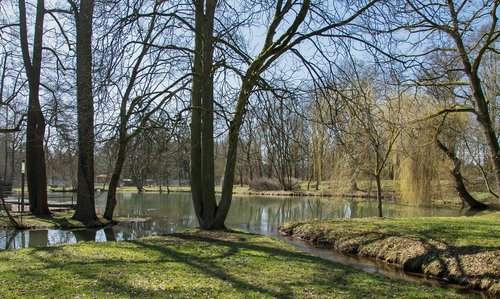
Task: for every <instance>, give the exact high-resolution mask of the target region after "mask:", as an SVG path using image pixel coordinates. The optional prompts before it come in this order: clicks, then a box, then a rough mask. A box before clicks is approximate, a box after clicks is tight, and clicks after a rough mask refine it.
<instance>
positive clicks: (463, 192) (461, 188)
mask: <svg viewBox="0 0 500 299" xmlns="http://www.w3.org/2000/svg"><path fill="white" fill-rule="evenodd" d="M436 144H437V146H438V147H439V149H441V150H442V151H443V152H444V153H445V154H446V156H448V158H449V159H450V160H451V161H452V162H453V169H452V170H451V171H450V172H451V175H452V176H453V180H454V181H455V189H456V190H457V192H458V195H459V196H460V198H461V199H462V200H463V201H465V202H466V203H467V204H468V205H469V206H470V207H471V208H472V209H485V208H487V207H488V206H487V205H485V204H484V203H482V202H479V201H477V200H476V199H475V198H474V197H473V196H472V195H471V194H470V193H469V191H468V190H467V188H466V187H465V184H464V179H463V177H462V172H461V170H460V169H461V167H462V161H460V159H459V158H458V157H457V155H456V153H455V151H454V150H453V149H450V148H448V147H447V146H446V145H445V144H444V143H443V142H441V140H439V139H438V138H436Z"/></svg>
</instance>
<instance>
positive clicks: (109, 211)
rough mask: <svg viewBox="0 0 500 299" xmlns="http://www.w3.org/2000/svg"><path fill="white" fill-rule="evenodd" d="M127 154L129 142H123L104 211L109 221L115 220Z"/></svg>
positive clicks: (119, 149)
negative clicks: (118, 190) (117, 192)
mask: <svg viewBox="0 0 500 299" xmlns="http://www.w3.org/2000/svg"><path fill="white" fill-rule="evenodd" d="M126 153H127V142H122V143H120V145H119V148H118V155H117V157H116V162H115V166H114V168H113V174H112V175H111V180H110V181H109V188H108V196H107V198H106V209H105V211H104V218H106V219H108V220H110V221H111V220H113V213H114V211H115V207H116V188H117V187H118V183H119V181H120V175H121V173H122V169H123V163H124V162H125V155H126Z"/></svg>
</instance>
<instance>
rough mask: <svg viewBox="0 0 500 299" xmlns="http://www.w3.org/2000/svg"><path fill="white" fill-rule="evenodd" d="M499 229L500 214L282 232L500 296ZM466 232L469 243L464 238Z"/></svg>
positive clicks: (312, 224)
mask: <svg viewBox="0 0 500 299" xmlns="http://www.w3.org/2000/svg"><path fill="white" fill-rule="evenodd" d="M497 227H500V213H499V212H496V213H486V214H483V215H481V216H474V217H454V218H452V217H426V218H424V217H421V218H405V219H403V218H392V219H387V218H382V219H378V218H363V219H342V220H321V221H308V222H296V223H290V224H286V225H284V226H280V227H279V228H278V232H279V233H280V234H281V235H283V236H288V237H292V238H296V239H300V240H303V241H306V242H308V243H311V244H318V245H321V247H322V248H325V247H326V248H330V249H331V250H336V251H339V252H342V253H348V254H355V255H358V256H363V257H366V258H371V259H375V260H380V261H383V262H386V263H388V264H392V265H394V266H396V267H401V268H403V269H404V270H405V271H409V272H416V273H420V274H422V275H424V276H428V277H433V278H437V279H440V280H444V281H449V282H453V283H457V284H460V285H464V286H467V287H468V288H471V289H476V290H481V291H486V292H489V293H490V294H492V295H495V296H498V295H500V273H499V272H498V271H499V269H500V239H499V238H498V233H499V230H498V229H497ZM437 230H442V232H438V231H437ZM476 230H481V231H480V232H477V231H476ZM462 234H463V237H462V238H463V240H460V236H462ZM467 234H469V235H467ZM483 236H484V237H483Z"/></svg>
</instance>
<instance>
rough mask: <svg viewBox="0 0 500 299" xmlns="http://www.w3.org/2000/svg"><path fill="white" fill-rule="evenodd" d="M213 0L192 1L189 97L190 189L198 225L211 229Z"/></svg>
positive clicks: (214, 1)
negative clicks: (193, 43)
mask: <svg viewBox="0 0 500 299" xmlns="http://www.w3.org/2000/svg"><path fill="white" fill-rule="evenodd" d="M216 2H217V1H216V0H201V1H197V2H196V1H195V10H196V13H195V30H196V36H195V58H194V66H193V85H192V97H191V107H192V110H191V193H192V197H193V204H194V208H195V212H196V216H197V218H198V222H199V224H200V227H201V228H202V229H207V230H209V229H215V227H214V220H215V213H216V208H217V203H216V200H215V186H214V184H215V180H214V140H213V130H214V124H213V105H214V103H213V101H214V98H213V79H214V78H213V61H212V60H213V49H214V45H213V42H214V41H213V29H214V14H215V6H216Z"/></svg>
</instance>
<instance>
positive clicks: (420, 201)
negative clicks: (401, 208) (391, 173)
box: [399, 97, 442, 206]
mask: <svg viewBox="0 0 500 299" xmlns="http://www.w3.org/2000/svg"><path fill="white" fill-rule="evenodd" d="M402 105H403V106H404V107H405V110H406V112H407V113H406V118H407V119H406V120H405V122H406V123H407V124H408V126H407V127H406V128H405V130H404V132H405V133H404V134H403V135H402V137H401V142H400V147H401V148H400V152H401V161H400V165H399V192H400V195H401V201H402V202H404V203H406V204H410V205H416V206H427V205H430V204H431V201H432V199H433V198H434V197H435V196H436V195H438V194H437V193H439V192H437V191H436V190H438V191H439V190H440V189H441V188H440V186H439V177H438V169H439V168H441V164H442V163H441V160H442V159H441V157H440V156H439V150H438V149H437V148H436V146H435V144H434V134H435V129H434V127H435V122H436V121H435V120H434V119H425V116H427V115H429V114H430V113H431V111H433V109H434V108H432V107H430V106H428V105H427V106H426V105H414V103H413V101H412V99H411V98H410V97H406V98H404V99H403V100H402ZM415 116H416V118H417V119H424V120H423V121H415Z"/></svg>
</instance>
